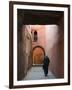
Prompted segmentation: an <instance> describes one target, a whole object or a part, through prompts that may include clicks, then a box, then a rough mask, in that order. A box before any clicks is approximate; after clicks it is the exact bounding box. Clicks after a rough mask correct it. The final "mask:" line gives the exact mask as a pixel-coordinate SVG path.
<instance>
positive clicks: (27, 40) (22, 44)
mask: <svg viewBox="0 0 72 90" xmlns="http://www.w3.org/2000/svg"><path fill="white" fill-rule="evenodd" d="M17 53H18V62H17V65H18V66H17V67H18V70H17V75H18V76H17V79H18V80H22V79H23V78H24V76H26V74H27V71H28V70H29V68H30V67H31V66H32V39H31V36H30V34H29V32H28V28H27V27H26V26H24V25H23V27H22V29H21V30H18V52H17Z"/></svg>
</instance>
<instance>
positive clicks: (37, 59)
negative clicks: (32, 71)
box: [32, 46, 45, 65]
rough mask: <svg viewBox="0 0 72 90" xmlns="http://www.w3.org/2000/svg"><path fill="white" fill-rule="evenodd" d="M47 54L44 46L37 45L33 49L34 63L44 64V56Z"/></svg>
mask: <svg viewBox="0 0 72 90" xmlns="http://www.w3.org/2000/svg"><path fill="white" fill-rule="evenodd" d="M44 56H45V50H44V48H43V47H42V46H35V47H34V48H33V50H32V58H33V64H35V65H39V64H42V62H43V58H44Z"/></svg>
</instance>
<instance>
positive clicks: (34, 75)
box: [24, 66, 55, 80]
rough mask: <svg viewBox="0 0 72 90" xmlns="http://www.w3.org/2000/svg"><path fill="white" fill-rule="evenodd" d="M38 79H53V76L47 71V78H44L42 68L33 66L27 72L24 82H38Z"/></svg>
mask: <svg viewBox="0 0 72 90" xmlns="http://www.w3.org/2000/svg"><path fill="white" fill-rule="evenodd" d="M39 79H55V76H54V75H53V74H52V73H51V72H50V71H49V73H48V76H47V77H45V76H44V71H43V69H42V66H33V67H32V68H31V69H30V70H29V71H28V72H27V75H26V77H25V78H24V80H39Z"/></svg>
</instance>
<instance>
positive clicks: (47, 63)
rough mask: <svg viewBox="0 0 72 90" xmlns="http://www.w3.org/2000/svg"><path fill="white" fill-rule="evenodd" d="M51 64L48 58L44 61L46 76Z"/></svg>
mask: <svg viewBox="0 0 72 90" xmlns="http://www.w3.org/2000/svg"><path fill="white" fill-rule="evenodd" d="M49 63H50V60H49V58H48V56H45V57H44V61H43V70H44V74H45V76H47V75H48V67H49Z"/></svg>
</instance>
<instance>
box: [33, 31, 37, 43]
mask: <svg viewBox="0 0 72 90" xmlns="http://www.w3.org/2000/svg"><path fill="white" fill-rule="evenodd" d="M37 40H38V35H37V31H34V42H36V41H37Z"/></svg>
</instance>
